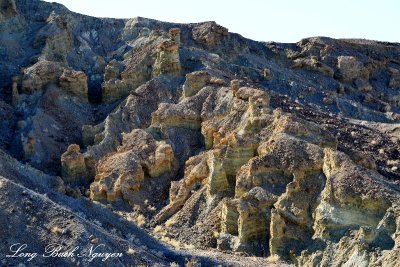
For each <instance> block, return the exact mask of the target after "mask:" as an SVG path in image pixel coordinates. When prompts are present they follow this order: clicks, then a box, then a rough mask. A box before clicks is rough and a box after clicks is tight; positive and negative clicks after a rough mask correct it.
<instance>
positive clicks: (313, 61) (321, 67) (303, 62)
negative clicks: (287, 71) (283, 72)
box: [292, 57, 334, 77]
mask: <svg viewBox="0 0 400 267" xmlns="http://www.w3.org/2000/svg"><path fill="white" fill-rule="evenodd" d="M292 68H304V69H308V70H311V71H318V72H320V73H322V74H325V75H326V76H329V77H333V74H334V70H333V69H332V68H331V67H329V66H328V65H326V64H324V63H322V62H320V61H318V59H317V58H316V57H310V58H298V59H295V60H294V63H293V65H292Z"/></svg>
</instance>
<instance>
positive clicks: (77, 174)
mask: <svg viewBox="0 0 400 267" xmlns="http://www.w3.org/2000/svg"><path fill="white" fill-rule="evenodd" d="M61 176H62V178H63V180H64V181H65V182H67V183H70V184H87V183H88V181H89V180H88V173H87V169H86V164H85V158H84V156H83V154H82V153H81V151H80V148H79V145H76V144H73V145H69V146H68V149H67V151H66V152H65V153H64V154H62V155H61Z"/></svg>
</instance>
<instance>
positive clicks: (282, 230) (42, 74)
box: [0, 0, 400, 267]
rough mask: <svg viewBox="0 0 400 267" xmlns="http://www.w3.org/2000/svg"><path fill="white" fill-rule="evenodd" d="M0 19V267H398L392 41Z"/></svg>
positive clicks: (74, 18)
mask: <svg viewBox="0 0 400 267" xmlns="http://www.w3.org/2000/svg"><path fill="white" fill-rule="evenodd" d="M0 8H1V10H0V74H1V75H0V222H1V225H2V228H1V229H0V240H1V242H0V262H1V264H0V265H1V266H218V265H220V266H289V265H295V266H393V267H395V266H400V169H399V168H400V152H399V149H400V44H398V43H387V42H379V41H370V40H359V39H331V38H327V37H312V38H307V39H303V40H300V41H299V42H298V43H276V42H258V41H253V40H249V39H246V38H244V37H242V36H241V35H239V34H236V33H231V32H229V31H228V29H227V28H225V27H223V26H221V25H218V24H217V23H215V22H204V23H195V24H177V23H168V22H161V21H156V20H152V19H147V18H141V17H137V18H132V19H111V18H95V17H90V16H85V15H81V14H77V13H74V12H71V11H69V10H68V9H67V8H66V7H64V6H62V5H60V4H56V3H47V2H43V1H39V0H0ZM15 244H19V245H15ZM23 244H26V245H27V247H26V248H25V249H24V250H23V251H22V250H21V251H15V250H16V248H18V247H20V246H21V245H23ZM51 244H57V247H59V248H60V250H61V251H60V252H65V253H66V254H67V252H71V251H72V250H73V249H74V248H76V247H78V249H77V251H75V252H71V253H72V254H73V255H72V256H71V255H69V256H68V255H64V254H58V256H57V255H56V256H52V257H46V256H45V254H46V250H48V249H49V245H51ZM93 248H97V250H96V252H97V253H98V254H95V255H94V254H93V253H91V252H93V251H91V250H92V249H93ZM78 251H80V252H81V255H80V257H79V256H77V254H78ZM28 252H30V253H34V252H37V253H38V255H36V256H35V255H33V254H27V253H28ZM22 253H25V254H22ZM74 253H75V254H74ZM101 253H103V254H101ZM104 253H111V254H113V255H108V254H107V255H108V256H107V255H106V254H104ZM18 255H19V256H18ZM96 255H97V256H96ZM19 264H24V265H19Z"/></svg>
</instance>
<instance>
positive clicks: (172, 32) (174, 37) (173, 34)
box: [169, 28, 181, 44]
mask: <svg viewBox="0 0 400 267" xmlns="http://www.w3.org/2000/svg"><path fill="white" fill-rule="evenodd" d="M169 36H170V38H171V41H174V42H176V43H178V44H180V43H181V29H179V28H171V29H169Z"/></svg>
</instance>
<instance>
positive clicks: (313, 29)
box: [47, 0, 400, 43]
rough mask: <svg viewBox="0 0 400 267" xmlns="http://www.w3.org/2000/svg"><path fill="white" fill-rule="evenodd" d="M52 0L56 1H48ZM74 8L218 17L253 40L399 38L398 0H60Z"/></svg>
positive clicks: (119, 14) (190, 18)
mask: <svg viewBox="0 0 400 267" xmlns="http://www.w3.org/2000/svg"><path fill="white" fill-rule="evenodd" d="M47 2H54V1H47ZM55 2H58V3H61V4H63V5H65V6H66V7H67V8H69V9H70V10H72V11H75V12H78V13H82V14H86V15H91V16H96V17H113V18H133V17H138V16H139V17H145V18H152V19H157V20H162V21H168V22H180V23H189V22H202V21H211V20H212V21H216V22H217V23H218V24H220V25H222V26H224V27H227V28H228V29H229V31H230V32H235V33H239V34H241V35H242V36H244V37H247V38H251V39H254V40H257V41H276V42H291V43H293V42H297V41H299V40H301V39H303V38H306V37H312V36H328V37H333V38H364V39H372V40H379V41H389V42H400V29H399V27H400V0H273V1H272V0H230V1H228V0H197V1H190V0H140V1H135V0H112V1H110V0H107V1H106V0H58V1H55Z"/></svg>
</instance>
